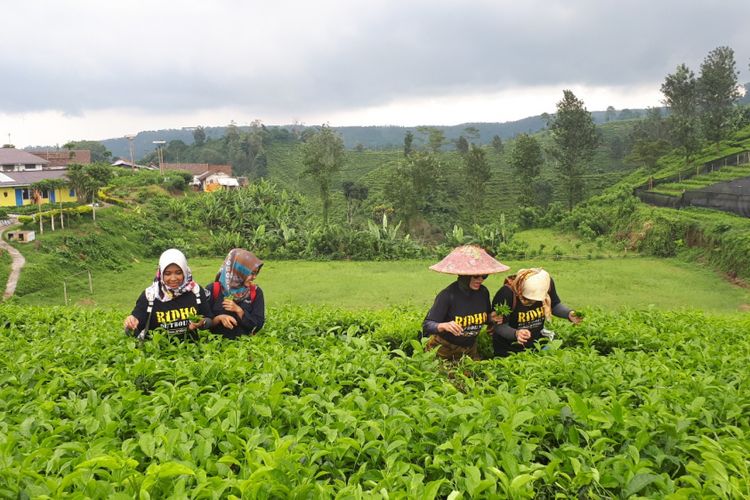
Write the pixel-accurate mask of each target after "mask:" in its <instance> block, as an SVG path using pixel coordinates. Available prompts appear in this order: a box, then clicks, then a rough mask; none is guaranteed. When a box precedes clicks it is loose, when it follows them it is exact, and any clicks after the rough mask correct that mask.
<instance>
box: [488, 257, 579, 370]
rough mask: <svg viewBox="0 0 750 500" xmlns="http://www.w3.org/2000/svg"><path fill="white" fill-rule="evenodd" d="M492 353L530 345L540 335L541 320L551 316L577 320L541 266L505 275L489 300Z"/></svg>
mask: <svg viewBox="0 0 750 500" xmlns="http://www.w3.org/2000/svg"><path fill="white" fill-rule="evenodd" d="M492 307H494V308H495V309H496V310H498V309H500V310H504V311H502V314H499V313H495V312H494V311H493V313H492V314H493V322H494V327H493V328H494V332H493V335H492V347H493V350H494V351H495V356H500V357H505V356H508V355H509V354H511V353H514V352H521V351H524V350H526V349H529V348H531V347H533V346H534V344H535V343H536V342H537V341H538V340H539V339H540V338H542V336H543V335H542V333H543V329H544V322H545V320H548V319H550V318H551V317H552V316H556V317H558V318H566V319H567V320H568V321H570V322H571V323H574V324H578V323H580V322H581V319H582V318H581V317H580V316H578V315H576V312H575V311H573V310H572V309H570V308H569V307H568V306H566V305H565V304H563V303H562V302H561V301H560V297H559V296H558V295H557V290H556V289H555V282H554V281H553V280H552V278H551V277H550V275H549V273H548V272H547V271H545V270H544V269H542V268H532V269H519V270H518V272H517V273H516V274H515V275H513V276H508V277H507V278H506V279H505V283H504V284H503V286H502V287H500V289H499V290H498V291H497V293H496V294H495V297H494V298H493V299H492Z"/></svg>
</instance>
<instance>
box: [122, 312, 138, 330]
mask: <svg viewBox="0 0 750 500" xmlns="http://www.w3.org/2000/svg"><path fill="white" fill-rule="evenodd" d="M123 324H124V326H125V328H127V329H128V330H135V329H136V328H138V318H136V317H135V316H133V315H132V314H131V315H130V316H128V317H127V318H125V321H124V323H123Z"/></svg>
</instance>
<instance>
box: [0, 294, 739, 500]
mask: <svg viewBox="0 0 750 500" xmlns="http://www.w3.org/2000/svg"><path fill="white" fill-rule="evenodd" d="M420 316H421V315H420V314H419V313H418V312H417V311H412V310H407V309H401V310H392V311H383V312H379V313H362V314H353V313H346V312H342V311H336V310H323V311H317V310H301V309H292V308H282V309H275V310H273V311H272V314H271V315H269V322H268V323H267V326H266V327H265V328H264V331H263V333H262V334H261V335H258V336H256V337H252V338H245V339H242V340H240V341H236V342H228V341H221V340H217V339H212V338H209V337H205V338H204V339H203V340H201V341H200V342H196V343H175V342H170V341H169V340H168V339H165V338H164V337H162V336H161V335H159V334H155V336H154V339H153V341H150V342H146V343H144V344H142V345H140V346H139V345H137V344H135V343H134V342H133V340H132V339H130V338H126V337H125V336H124V335H123V334H122V332H121V321H122V317H121V315H120V314H118V313H114V312H103V311H96V310H94V311H85V310H81V309H78V308H49V307H47V308H29V307H18V306H14V305H6V306H5V307H3V308H2V309H1V310H0V329H1V330H2V335H0V373H2V374H3V375H2V384H1V385H0V412H2V414H3V425H2V429H0V459H2V463H3V464H4V466H3V467H2V468H0V495H2V496H3V497H22V498H24V497H51V498H59V497H79V496H80V497H91V498H124V497H127V498H133V497H140V498H166V497H177V496H179V497H184V496H194V497H201V498H204V497H205V498H208V497H212V498H213V497H224V496H226V497H229V496H236V497H242V496H246V497H252V498H282V497H283V498H297V497H314V498H318V497H348V496H354V497H379V496H384V495H386V494H388V496H391V497H408V498H449V497H458V496H459V495H465V496H471V497H492V498H548V497H565V498H568V497H589V496H593V497H617V496H622V495H624V496H632V495H638V496H642V497H669V496H672V497H675V498H681V497H688V498H691V497H696V498H702V497H720V498H743V497H747V496H748V495H750V486H749V485H750V476H749V473H748V469H747V463H746V457H747V456H748V453H749V452H750V442H749V441H748V437H747V436H748V433H750V427H749V424H748V420H747V418H746V415H745V411H744V409H745V408H746V407H747V405H748V404H750V401H748V394H747V391H745V390H743V389H744V387H745V386H746V385H747V384H748V371H747V369H746V366H745V359H746V356H742V355H738V353H740V354H742V353H747V352H748V351H749V350H750V339H748V337H747V336H738V335H736V332H737V331H745V330H747V329H748V328H750V323H748V318H747V317H746V316H737V315H734V316H706V315H704V314H702V313H698V312H691V311H681V312H674V313H670V312H658V311H623V312H619V313H617V314H613V313H608V312H605V311H592V312H591V313H590V314H589V315H587V318H586V321H585V322H584V323H583V324H582V325H579V326H578V327H572V326H570V325H568V324H561V325H555V330H556V331H557V334H558V337H559V338H560V339H561V340H560V341H558V340H556V341H555V342H556V344H555V347H556V348H555V349H552V350H548V351H539V352H537V353H527V354H523V355H518V356H514V357H511V358H507V359H498V360H492V361H485V362H480V363H475V362H471V361H465V362H463V363H461V364H460V365H458V366H451V365H445V364H442V363H440V362H439V361H438V360H437V359H435V356H434V354H433V353H424V352H422V346H421V344H420V343H419V342H418V341H417V340H416V332H417V330H418V327H419V324H420V321H421V320H420ZM707 324H710V325H711V331H712V333H713V335H710V336H709V335H699V334H696V332H700V331H703V330H704V329H705V325H707ZM556 338H557V337H556ZM716 338H725V339H732V341H731V342H716V341H715V339H716ZM482 341H483V342H484V343H486V342H487V337H486V336H483V337H482ZM454 492H455V493H454Z"/></svg>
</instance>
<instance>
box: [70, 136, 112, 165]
mask: <svg viewBox="0 0 750 500" xmlns="http://www.w3.org/2000/svg"><path fill="white" fill-rule="evenodd" d="M63 147H64V148H65V149H67V150H73V149H88V150H89V151H91V162H92V163H109V162H110V161H112V152H111V151H109V150H108V149H107V148H106V146H104V145H103V144H102V143H101V142H99V141H71V142H68V143H67V144H65V145H64V146H63ZM71 153H72V151H71Z"/></svg>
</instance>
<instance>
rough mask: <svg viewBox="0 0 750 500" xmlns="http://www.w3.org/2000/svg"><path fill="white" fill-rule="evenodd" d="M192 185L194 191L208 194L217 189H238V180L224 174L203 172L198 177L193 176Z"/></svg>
mask: <svg viewBox="0 0 750 500" xmlns="http://www.w3.org/2000/svg"><path fill="white" fill-rule="evenodd" d="M192 184H193V186H194V187H195V189H196V190H198V191H206V192H208V193H210V192H213V191H217V190H219V189H234V188H238V187H240V183H239V180H238V179H237V178H236V177H231V176H229V175H227V174H225V173H224V172H203V173H202V174H200V175H194V176H193V182H192Z"/></svg>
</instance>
